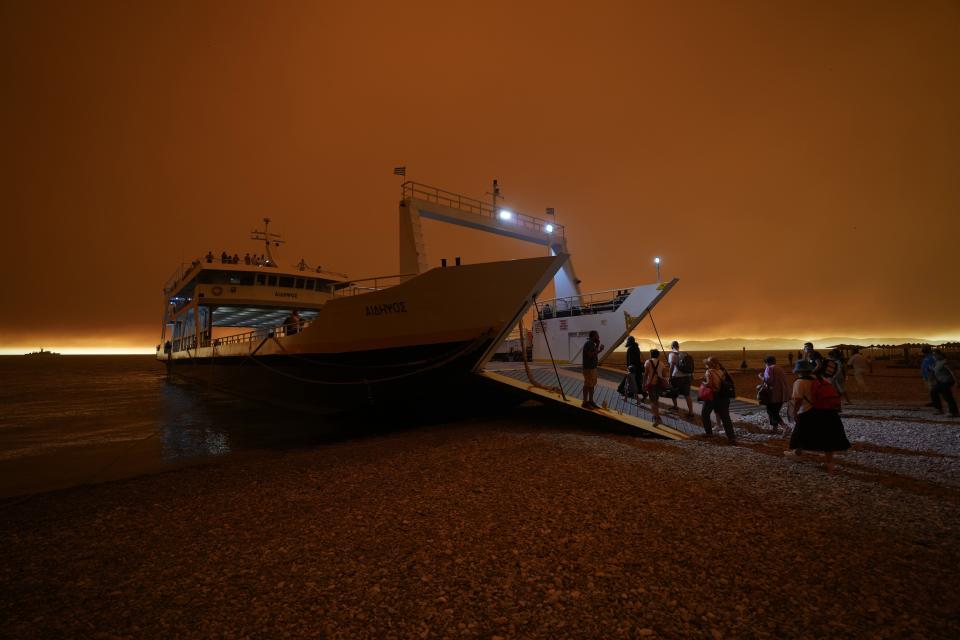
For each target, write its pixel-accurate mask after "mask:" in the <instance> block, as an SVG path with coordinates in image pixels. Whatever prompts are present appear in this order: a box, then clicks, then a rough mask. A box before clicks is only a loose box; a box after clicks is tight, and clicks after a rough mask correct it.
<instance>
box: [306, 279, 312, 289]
mask: <svg viewBox="0 0 960 640" xmlns="http://www.w3.org/2000/svg"><path fill="white" fill-rule="evenodd" d="M307 291H313V280H312V279H310V278H307Z"/></svg>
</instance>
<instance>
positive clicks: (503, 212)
mask: <svg viewBox="0 0 960 640" xmlns="http://www.w3.org/2000/svg"><path fill="white" fill-rule="evenodd" d="M512 217H513V212H512V211H508V210H507V209H500V219H501V220H509V219H510V218H512Z"/></svg>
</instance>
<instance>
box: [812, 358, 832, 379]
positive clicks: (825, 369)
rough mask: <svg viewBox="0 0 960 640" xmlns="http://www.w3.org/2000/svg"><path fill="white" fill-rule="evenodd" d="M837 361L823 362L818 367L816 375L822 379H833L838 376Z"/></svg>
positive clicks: (828, 360)
mask: <svg viewBox="0 0 960 640" xmlns="http://www.w3.org/2000/svg"><path fill="white" fill-rule="evenodd" d="M837 369H838V367H837V361H836V360H830V359H827V360H821V361H820V362H819V363H818V364H817V367H816V370H815V371H814V373H815V374H816V375H818V376H820V377H821V378H832V377H833V376H835V375H837Z"/></svg>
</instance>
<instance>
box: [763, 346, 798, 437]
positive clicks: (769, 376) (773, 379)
mask: <svg viewBox="0 0 960 640" xmlns="http://www.w3.org/2000/svg"><path fill="white" fill-rule="evenodd" d="M763 362H764V364H765V365H767V366H766V368H765V369H764V370H763V373H762V374H761V375H760V379H761V380H763V384H765V385H767V388H768V389H770V402H768V403H767V417H768V418H770V426H771V427H773V428H774V429H776V428H777V427H785V426H786V424H787V423H786V422H784V421H783V418H782V417H780V410H781V409H782V408H783V403H784V402H786V401H787V400H789V399H790V393H791V388H790V383H789V382H788V381H787V374H786V372H785V371H784V370H783V369H781V368H780V367H779V366H777V358H776V357H775V356H772V355H769V356H767V357H766V358H764V359H763Z"/></svg>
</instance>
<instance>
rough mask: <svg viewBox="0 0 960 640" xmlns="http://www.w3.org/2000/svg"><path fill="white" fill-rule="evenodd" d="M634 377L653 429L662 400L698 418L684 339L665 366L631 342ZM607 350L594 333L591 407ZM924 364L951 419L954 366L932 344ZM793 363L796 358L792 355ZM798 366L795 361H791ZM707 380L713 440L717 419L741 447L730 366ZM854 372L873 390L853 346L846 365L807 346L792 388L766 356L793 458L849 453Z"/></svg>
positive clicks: (769, 389)
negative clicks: (847, 424)
mask: <svg viewBox="0 0 960 640" xmlns="http://www.w3.org/2000/svg"><path fill="white" fill-rule="evenodd" d="M626 345H627V354H626V364H627V373H626V375H625V377H624V379H623V382H622V383H621V386H620V388H619V391H620V393H621V394H622V395H623V396H624V398H625V399H634V400H636V402H637V405H638V406H639V405H640V404H641V403H643V402H646V401H649V404H650V411H651V413H652V414H653V422H654V424H655V425H656V424H663V422H662V420H661V417H660V398H661V397H665V398H669V399H671V400H672V402H673V406H674V408H675V409H678V404H677V400H678V399H679V398H681V397H682V398H683V399H684V401H685V403H686V407H687V417H688V418H692V417H693V416H694V412H693V401H692V393H691V390H692V386H693V384H692V383H693V378H694V362H693V357H692V356H691V355H690V354H688V353H684V352H682V351H681V350H680V345H679V343H678V342H677V341H674V342H672V343H671V345H670V347H671V349H670V352H669V353H668V355H667V358H666V362H663V361H662V359H661V353H660V351H659V350H658V349H651V350H650V352H649V354H650V355H649V358H644V357H643V355H642V353H641V351H640V347H639V345H638V344H637V341H636V339H635V338H634V337H633V336H629V337H628V338H627V343H626ZM603 349H604V346H603V345H602V344H600V337H599V334H598V333H597V332H596V331H591V332H590V334H589V338H588V340H587V342H586V343H585V344H584V348H583V361H582V364H583V376H584V384H583V404H582V406H583V407H585V408H587V409H597V408H599V407H598V406H597V405H596V403H595V402H594V399H593V394H594V389H595V387H596V385H597V367H598V361H599V353H600V352H601V351H603ZM923 351H924V359H923V362H922V364H921V375H922V377H923V379H924V381H926V383H927V385H928V388H929V390H930V403H929V406H932V407H934V410H935V412H936V413H942V403H943V402H946V404H947V407H948V409H949V411H950V415H952V416H955V417H956V416H957V415H958V413H957V403H956V400H955V399H954V397H953V393H952V389H953V387H954V386H955V385H956V377H955V375H954V374H953V372H952V371H951V370H950V368H949V366H948V365H947V360H946V357H945V355H944V354H943V353H942V352H940V351H938V350H933V349H931V348H930V347H924V349H923ZM790 359H791V360H792V357H791V358H790ZM791 364H793V363H792V362H791ZM704 366H705V369H704V375H703V379H702V381H701V383H700V388H699V392H698V398H697V399H698V401H699V402H700V403H701V410H700V419H701V423H702V425H703V428H704V431H705V432H706V434H707V435H708V436H711V435H713V425H712V422H711V420H712V416H713V414H716V417H717V421H718V422H719V424H718V426H722V427H723V430H724V432H725V434H726V436H727V439H728V440H729V441H730V442H731V443H733V442H736V434H735V432H734V429H733V422H732V420H731V418H730V400H731V399H732V398H734V397H736V391H735V387H734V382H733V379H732V378H731V376H730V374H729V373H728V372H727V370H726V368H725V367H724V366H723V364H722V363H721V362H720V361H719V360H718V359H717V358H715V357H714V356H710V357H708V358H706V359H705V360H704ZM848 370H850V371H852V372H853V377H854V379H855V380H856V382H857V386H858V388H859V389H861V390H866V388H867V385H866V381H865V379H864V377H865V374H866V372H867V371H868V370H872V363H871V362H870V361H869V360H868V359H867V358H866V357H865V356H864V355H863V354H861V353H860V350H859V349H854V350H853V353H852V355H851V356H850V358H849V359H848V360H846V361H844V358H843V353H842V352H841V351H840V350H839V349H832V350H831V351H830V352H828V353H827V357H826V358H824V357H823V356H822V355H821V354H820V353H819V352H818V351H816V350H815V349H814V347H813V344H812V343H809V342H808V343H805V344H804V346H803V350H802V351H801V352H800V353H799V354H798V358H797V361H796V363H795V364H794V365H793V373H794V374H795V375H796V379H795V380H794V381H793V383H792V384H791V383H790V381H789V380H788V378H787V372H786V371H784V370H783V369H782V368H781V367H780V366H778V364H777V359H776V357H775V356H773V355H768V356H766V358H764V370H763V372H762V373H761V374H759V378H760V385H759V386H758V396H757V397H758V401H759V402H760V404H763V405H764V406H765V407H766V410H767V416H768V419H769V422H770V426H771V427H773V428H774V429H778V428H783V429H784V431H785V433H788V434H789V435H790V444H789V449H788V450H787V451H786V452H785V454H787V455H791V456H799V455H801V454H802V453H803V451H805V450H814V451H820V452H823V453H824V455H825V458H826V468H827V470H828V471H830V470H832V468H833V454H834V452H836V451H845V450H847V449H849V448H850V441H849V440H848V439H847V436H846V433H845V431H844V428H843V421H842V420H841V418H840V408H841V402H842V400H843V399H846V400H847V401H849V398H848V396H847V391H846V385H845V381H846V373H847V371H848ZM784 405H787V407H788V415H789V416H792V417H793V419H794V426H793V428H792V429H790V428H789V427H788V425H787V424H786V422H785V421H784V420H783V416H782V410H783V407H784Z"/></svg>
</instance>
